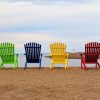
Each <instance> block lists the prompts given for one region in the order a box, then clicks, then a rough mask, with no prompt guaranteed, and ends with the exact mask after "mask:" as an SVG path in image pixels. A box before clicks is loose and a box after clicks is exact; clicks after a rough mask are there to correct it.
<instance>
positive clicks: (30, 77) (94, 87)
mask: <svg viewBox="0 0 100 100" xmlns="http://www.w3.org/2000/svg"><path fill="white" fill-rule="evenodd" d="M0 100H100V69H95V68H92V69H88V70H82V69H80V68H69V69H68V70H66V71H65V70H64V69H63V68H54V69H53V70H51V71H50V70H49V68H41V69H38V68H28V69H27V70H23V69H21V68H18V69H16V70H13V69H2V70H0Z"/></svg>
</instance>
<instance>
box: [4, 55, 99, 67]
mask: <svg viewBox="0 0 100 100" xmlns="http://www.w3.org/2000/svg"><path fill="white" fill-rule="evenodd" d="M48 55H49V54H43V57H42V62H41V63H42V64H41V67H50V64H51V59H50V58H48V57H45V56H48ZM25 61H26V57H25V55H24V54H19V55H18V67H24V66H25ZM99 61H100V60H99ZM12 66H13V65H5V67H8V68H9V67H12ZM28 66H29V67H39V64H38V63H32V64H30V63H28ZM54 66H55V67H64V65H63V64H61V65H59V64H56V65H54ZM68 66H69V67H80V66H81V59H69V60H68ZM94 66H95V65H89V67H94Z"/></svg>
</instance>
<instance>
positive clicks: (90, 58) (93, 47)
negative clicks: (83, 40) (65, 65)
mask: <svg viewBox="0 0 100 100" xmlns="http://www.w3.org/2000/svg"><path fill="white" fill-rule="evenodd" d="M99 55H100V43H97V42H90V43H87V44H85V53H84V54H81V68H84V69H87V67H86V64H96V68H97V65H98V66H99V67H100V64H99V62H98V57H99Z"/></svg>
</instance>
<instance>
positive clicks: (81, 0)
mask: <svg viewBox="0 0 100 100" xmlns="http://www.w3.org/2000/svg"><path fill="white" fill-rule="evenodd" d="M0 1H8V2H33V3H56V2H79V3H86V2H100V0H0Z"/></svg>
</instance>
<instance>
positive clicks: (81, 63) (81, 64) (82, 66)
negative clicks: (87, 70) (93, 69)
mask: <svg viewBox="0 0 100 100" xmlns="http://www.w3.org/2000/svg"><path fill="white" fill-rule="evenodd" d="M81 68H83V66H82V60H81Z"/></svg>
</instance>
